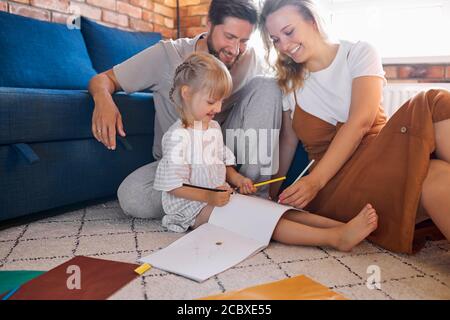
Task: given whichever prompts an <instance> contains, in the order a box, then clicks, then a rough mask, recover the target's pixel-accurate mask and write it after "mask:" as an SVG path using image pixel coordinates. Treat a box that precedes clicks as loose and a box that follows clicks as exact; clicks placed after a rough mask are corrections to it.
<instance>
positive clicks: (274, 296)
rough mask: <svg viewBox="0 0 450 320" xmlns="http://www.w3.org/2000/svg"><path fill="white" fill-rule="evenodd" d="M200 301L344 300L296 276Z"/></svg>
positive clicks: (306, 279)
mask: <svg viewBox="0 0 450 320" xmlns="http://www.w3.org/2000/svg"><path fill="white" fill-rule="evenodd" d="M201 300H346V298H345V297H344V296H342V295H340V294H338V293H336V292H333V291H331V290H330V289H328V288H327V287H325V286H324V285H321V284H320V283H318V282H316V281H314V280H312V279H310V278H308V277H306V276H304V275H300V276H296V277H293V278H289V279H284V280H280V281H276V282H270V283H265V284H261V285H257V286H254V287H249V288H245V289H241V290H236V291H231V292H225V293H222V294H218V295H213V296H208V297H205V298H202V299H201Z"/></svg>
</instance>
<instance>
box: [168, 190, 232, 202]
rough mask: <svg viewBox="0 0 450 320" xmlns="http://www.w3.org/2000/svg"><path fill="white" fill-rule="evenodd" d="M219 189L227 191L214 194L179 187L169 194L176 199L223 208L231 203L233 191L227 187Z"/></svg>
mask: <svg viewBox="0 0 450 320" xmlns="http://www.w3.org/2000/svg"><path fill="white" fill-rule="evenodd" d="M219 189H223V190H227V191H224V192H214V191H208V190H201V189H194V188H190V187H179V188H176V189H173V190H171V191H169V193H170V194H171V195H173V196H175V197H179V198H183V199H187V200H192V201H200V202H206V203H207V204H209V205H212V206H215V207H222V206H224V205H226V204H227V203H228V201H230V194H231V192H232V190H231V189H229V188H226V187H219Z"/></svg>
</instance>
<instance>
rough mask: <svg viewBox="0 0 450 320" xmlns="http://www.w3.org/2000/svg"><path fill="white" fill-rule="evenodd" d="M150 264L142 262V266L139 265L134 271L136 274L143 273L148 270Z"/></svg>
mask: <svg viewBox="0 0 450 320" xmlns="http://www.w3.org/2000/svg"><path fill="white" fill-rule="evenodd" d="M151 267H152V266H151V265H150V264H148V263H144V264H143V265H142V266H140V267H139V268H137V269H135V270H134V272H136V273H137V274H138V275H143V274H144V272H146V271H147V270H149V269H150V268H151Z"/></svg>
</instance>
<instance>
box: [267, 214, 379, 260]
mask: <svg viewBox="0 0 450 320" xmlns="http://www.w3.org/2000/svg"><path fill="white" fill-rule="evenodd" d="M377 222H378V216H377V214H376V212H375V209H373V208H372V207H371V206H370V205H367V206H365V207H364V208H363V209H362V210H361V212H360V213H359V214H358V215H357V216H356V217H355V218H353V219H352V220H350V221H349V222H348V223H346V224H343V225H341V226H338V227H332V228H315V227H310V226H307V225H304V224H302V223H299V222H295V221H292V220H289V219H285V218H281V219H280V221H279V222H278V224H277V226H276V228H275V231H274V232H273V235H272V239H274V240H275V241H278V242H281V243H284V244H290V245H306V246H331V247H333V248H336V249H338V250H340V251H350V250H351V249H352V248H353V247H354V246H356V245H357V244H358V243H360V242H361V241H362V240H364V239H365V238H366V237H367V236H368V235H369V234H370V233H371V232H372V231H374V230H375V229H376V228H377Z"/></svg>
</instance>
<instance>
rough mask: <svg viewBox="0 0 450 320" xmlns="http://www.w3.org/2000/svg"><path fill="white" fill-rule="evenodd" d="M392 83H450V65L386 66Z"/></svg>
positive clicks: (388, 77)
mask: <svg viewBox="0 0 450 320" xmlns="http://www.w3.org/2000/svg"><path fill="white" fill-rule="evenodd" d="M384 71H386V77H387V79H388V80H390V81H392V82H450V64H409V65H408V64H402V65H385V66H384Z"/></svg>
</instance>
